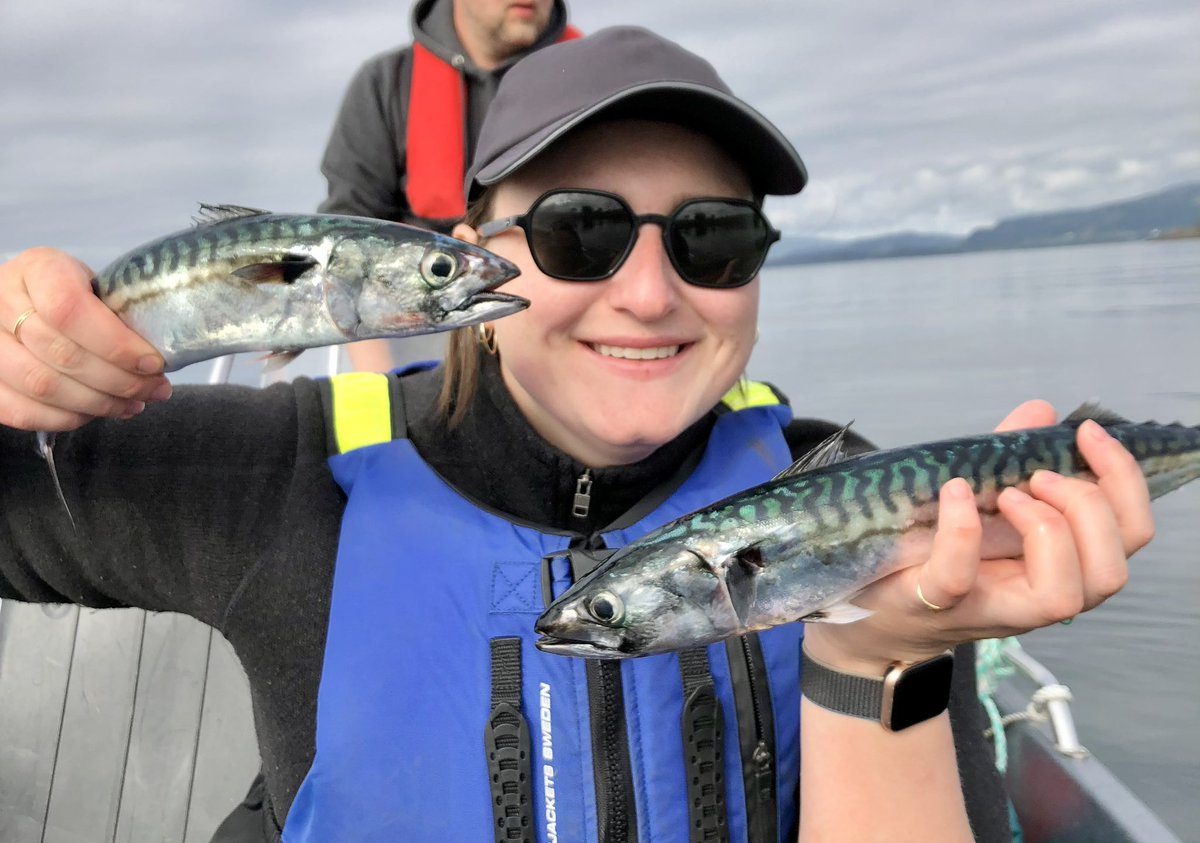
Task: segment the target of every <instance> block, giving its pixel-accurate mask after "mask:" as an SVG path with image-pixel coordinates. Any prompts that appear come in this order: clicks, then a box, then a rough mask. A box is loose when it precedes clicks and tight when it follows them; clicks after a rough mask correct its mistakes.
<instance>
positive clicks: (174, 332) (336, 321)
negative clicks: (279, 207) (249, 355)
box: [37, 205, 529, 525]
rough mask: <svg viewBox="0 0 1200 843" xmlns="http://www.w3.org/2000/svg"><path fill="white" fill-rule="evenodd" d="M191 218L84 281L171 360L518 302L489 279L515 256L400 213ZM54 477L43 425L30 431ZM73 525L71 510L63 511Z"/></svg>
mask: <svg viewBox="0 0 1200 843" xmlns="http://www.w3.org/2000/svg"><path fill="white" fill-rule="evenodd" d="M200 207H201V213H200V217H199V218H197V219H196V220H195V222H196V226H195V227H193V228H189V229H185V230H183V231H177V232H175V233H174V234H168V235H166V236H165V237H160V238H158V239H157V240H153V241H151V242H149V243H145V244H143V245H141V246H138V247H137V248H135V249H133V250H132V251H130V252H128V253H126V254H124V255H122V256H121V257H119V258H117V259H116V260H115V261H113V262H112V263H111V264H110V265H109V266H107V267H106V268H105V269H104V270H103V271H102V272H100V273H99V274H98V275H97V276H96V277H95V278H94V279H93V280H92V290H93V292H95V294H96V295H97V296H98V297H99V298H100V300H101V301H103V302H104V303H105V304H106V305H107V306H108V307H109V308H110V309H111V310H112V311H113V312H114V313H116V314H117V316H119V317H120V318H121V320H122V321H124V322H125V324H126V325H128V326H129V327H130V328H132V329H133V330H134V331H136V332H137V333H138V334H140V335H141V336H142V337H143V338H145V339H146V341H147V342H149V343H150V344H151V345H153V346H154V347H155V348H156V349H157V350H158V351H159V353H161V354H162V356H163V359H164V360H165V361H166V367H165V371H168V372H172V371H176V370H178V369H181V368H183V367H184V366H188V365H190V364H192V363H199V362H201V361H204V360H209V359H212V358H214V357H223V356H225V355H227V354H234V353H238V352H244V351H266V352H269V355H268V361H269V362H268V364H267V366H268V369H270V368H278V367H279V366H282V365H283V364H285V363H287V362H288V361H290V360H292V359H293V358H295V357H296V356H297V355H299V354H300V353H301V352H302V351H304V350H305V349H307V348H315V347H320V346H330V345H337V344H340V343H346V342H352V341H355V340H364V339H372V338H382V337H407V336H413V335H416V334H429V333H434V332H437V331H446V330H449V329H452V328H462V327H467V326H470V325H475V324H478V323H480V322H485V321H488V320H491V319H498V318H500V317H502V316H507V315H509V314H512V313H516V312H518V311H520V310H524V309H525V308H526V307H528V306H529V302H528V301H527V300H526V299H523V298H520V297H518V296H512V295H507V294H504V293H497V292H494V288H495V287H498V286H499V285H501V284H503V283H504V282H506V281H508V280H510V279H512V278H514V277H515V276H516V275H517V274H518V269H517V267H516V266H515V265H514V264H512V263H511V262H509V261H507V260H505V259H503V258H501V257H498V256H497V255H494V254H492V253H491V252H488V251H486V250H485V249H482V248H479V247H477V246H473V245H471V244H469V243H464V242H462V241H460V240H455V239H453V238H451V237H447V236H446V235H443V234H438V233H436V232H432V231H427V230H425V229H421V228H416V227H413V226H409V225H402V224H400V223H394V222H386V221H383V220H376V219H368V218H365V217H349V216H336V215H332V214H274V213H270V212H268V211H262V210H258V209H256V208H245V207H241V206H238V205H201V206H200ZM37 441H38V450H39V451H40V452H41V454H42V455H43V456H44V457H45V459H46V462H47V464H48V465H49V467H50V473H51V475H52V477H53V479H54V487H55V491H56V492H57V493H58V498H59V500H60V502H61V503H62V505H63V507H64V508H66V510H67V515H68V517H70V514H71V511H70V507H68V506H67V501H66V498H65V496H64V495H63V491H62V486H61V485H60V483H59V480H58V473H57V471H55V468H54V434H52V433H48V432H45V431H41V432H39V433H38V437H37ZM71 522H72V525H73V524H74V519H73V518H72V519H71Z"/></svg>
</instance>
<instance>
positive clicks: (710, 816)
mask: <svg viewBox="0 0 1200 843" xmlns="http://www.w3.org/2000/svg"><path fill="white" fill-rule="evenodd" d="M679 674H680V676H681V678H682V679H683V714H682V716H681V718H680V724H679V727H680V732H681V733H682V734H683V765H684V770H685V771H686V773H687V790H688V840H689V842H690V843H728V840H729V824H728V822H727V821H726V817H725V761H724V757H725V753H724V735H725V729H724V719H723V716H722V712H721V702H720V700H718V699H717V694H716V690H715V688H714V687H713V679H712V670H711V668H710V666H709V663H708V651H707V650H706V649H705V648H703V647H693V648H691V649H689V650H684V651H682V652H681V653H680V654H679Z"/></svg>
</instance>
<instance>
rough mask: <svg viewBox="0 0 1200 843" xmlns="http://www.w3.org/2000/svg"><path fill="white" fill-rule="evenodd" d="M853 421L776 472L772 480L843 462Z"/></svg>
mask: <svg viewBox="0 0 1200 843" xmlns="http://www.w3.org/2000/svg"><path fill="white" fill-rule="evenodd" d="M852 424H854V422H853V421H851V422H849V423H848V424H846V426H845V427H840V428H838V429H837V430H835V431H834V432H833V433H831V434H830V435H829V436H827V437H825V438H824V439H823V440H821V441H820V442H819V443H817V445H816V447H814V448H813V449H812V450H811V451H809V452H808V453H807V454H805V455H804V456H802V457H801V458H800V459H798V460H796V461H795V462H794V463H792V464H791V465H789V466H788V467H787V468H785V469H784V470H783V471H781V472H779V473H778V474H776V475H775V476H774V477H773V478H771V479H772V480H782V479H783V478H784V477H793V476H795V475H797V474H803V473H804V472H806V471H810V470H811V469H814V468H823V467H825V466H827V465H833V464H834V463H835V462H841V461H842V460H844V459H845V458H846V451H845V450H844V448H843V447H842V446H843V445H844V444H845V442H846V431H848V430H849V429H850V425H852Z"/></svg>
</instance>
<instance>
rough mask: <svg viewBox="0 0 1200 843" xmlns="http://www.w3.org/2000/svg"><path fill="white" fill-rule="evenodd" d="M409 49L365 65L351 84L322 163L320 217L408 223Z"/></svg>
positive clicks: (370, 61) (374, 59)
mask: <svg viewBox="0 0 1200 843" xmlns="http://www.w3.org/2000/svg"><path fill="white" fill-rule="evenodd" d="M410 56H411V52H410V50H409V49H407V48H406V49H403V50H399V51H393V52H390V53H385V54H383V55H380V56H376V57H375V58H373V59H371V60H369V61H368V62H366V63H365V64H364V65H363V66H362V67H361V68H359V70H358V72H357V73H356V74H355V75H354V78H353V79H352V80H351V82H350V85H349V87H348V88H347V90H346V94H345V97H344V98H343V100H342V105H341V109H340V110H339V112H338V116H337V119H336V120H335V121H334V124H333V130H332V131H331V133H330V137H329V143H328V144H327V145H326V147H325V154H324V157H323V158H322V160H321V172H322V173H323V174H324V176H325V178H326V180H327V181H328V183H329V192H328V195H327V196H326V198H325V201H323V202H322V203H321V205H320V207H319V210H320V211H321V212H322V213H327V214H351V215H354V216H363V217H374V218H377V219H385V220H392V221H394V222H408V221H409V220H410V218H411V214H410V211H409V207H408V199H407V197H406V196H405V192H404V189H405V154H404V148H405V117H406V114H407V110H408V109H407V91H406V90H402V88H404V87H406V85H404V83H403V80H406V79H407V78H408V76H409V73H410V67H409V65H410V59H409V57H410Z"/></svg>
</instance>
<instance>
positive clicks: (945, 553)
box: [916, 478, 983, 611]
mask: <svg viewBox="0 0 1200 843" xmlns="http://www.w3.org/2000/svg"><path fill="white" fill-rule="evenodd" d="M982 542H983V526H982V523H981V522H980V519H979V510H978V508H977V507H976V504H975V495H974V493H973V492H972V491H971V487H970V486H969V485H967V482H966V481H965V480H963V479H961V478H955V479H953V480H951V481H949V482H948V483H946V484H945V485H944V486H942V488H941V492H940V493H939V497H938V524H937V532H936V533H935V534H934V537H933V549H932V551H931V553H930V555H929V561H927V562H926V563H925V564H924V565H922V566H920V569H919V570H918V571H917V572H916V577H917V586H916V588H917V601H918V602H921V603H924V606H925V608H927V609H929V610H931V611H942V610H944V609H952V608H954V607H955V606H957V605H958V603H959V602H960V601H961V600H962V599H963V598H964V597H965V596H966V595H967V594H968V593H970V591H971V589H972V587H973V586H974V585H975V578H976V575H977V574H978V571H979V557H980V548H981V547H982Z"/></svg>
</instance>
